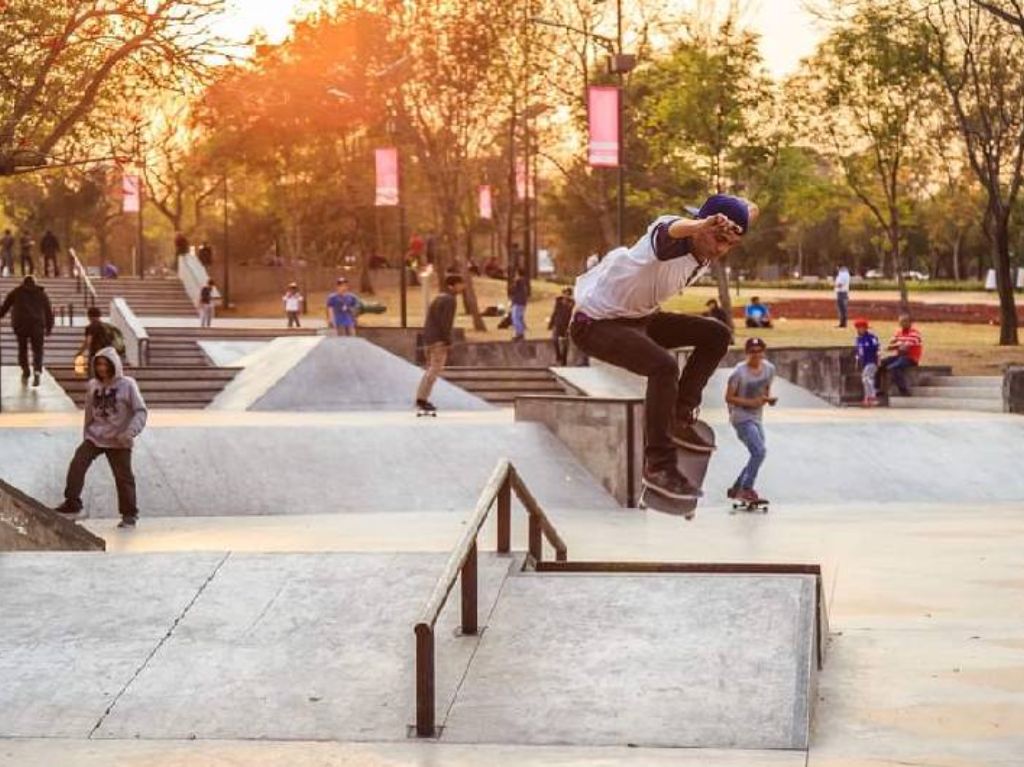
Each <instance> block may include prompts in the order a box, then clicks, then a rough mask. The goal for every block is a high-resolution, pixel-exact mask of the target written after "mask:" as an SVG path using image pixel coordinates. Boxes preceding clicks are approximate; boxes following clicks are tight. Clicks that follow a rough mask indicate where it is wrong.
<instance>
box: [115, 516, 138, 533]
mask: <svg viewBox="0 0 1024 767" xmlns="http://www.w3.org/2000/svg"><path fill="white" fill-rule="evenodd" d="M135 520H136V518H135V517H121V521H120V522H118V523H117V526H118V527H120V528H124V529H128V530H134V529H135Z"/></svg>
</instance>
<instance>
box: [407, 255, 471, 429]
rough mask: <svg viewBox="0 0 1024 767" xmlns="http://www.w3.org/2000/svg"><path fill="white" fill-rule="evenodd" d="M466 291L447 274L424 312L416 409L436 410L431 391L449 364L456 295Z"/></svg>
mask: <svg viewBox="0 0 1024 767" xmlns="http://www.w3.org/2000/svg"><path fill="white" fill-rule="evenodd" d="M465 289H466V283H465V282H464V281H463V279H462V277H461V276H460V275H458V274H449V275H448V276H447V277H445V278H444V292H443V293H441V294H439V295H438V296H437V297H436V298H435V299H434V300H433V301H431V302H430V308H429V309H428V310H427V321H426V322H425V323H424V325H423V351H424V355H425V356H426V359H427V366H426V370H424V371H423V378H421V379H420V385H419V388H417V389H416V407H417V408H419V409H420V410H426V411H428V412H431V413H432V412H434V411H436V410H437V408H436V407H434V403H432V402H431V401H430V392H432V391H433V390H434V384H435V383H436V382H437V378H438V376H439V375H441V371H442V370H444V366H445V363H446V362H447V361H448V351H449V349H451V348H452V327H454V325H455V310H456V308H457V304H458V299H457V296H459V295H460V294H461V293H462V292H463V291H464V290H465Z"/></svg>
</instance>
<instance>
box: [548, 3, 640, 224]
mask: <svg viewBox="0 0 1024 767" xmlns="http://www.w3.org/2000/svg"><path fill="white" fill-rule="evenodd" d="M530 21H531V23H533V24H539V25H541V26H545V27H554V28H555V29H563V30H565V31H567V32H573V33H574V34H577V35H583V36H584V37H586V38H588V39H590V40H593V41H594V42H596V43H598V44H599V45H601V46H602V47H603V48H604V49H605V50H606V51H608V74H611V75H617V76H618V81H619V85H618V88H619V99H618V101H619V115H618V123H619V125H618V128H619V141H618V144H619V157H618V164H617V168H616V171H617V185H618V192H617V197H618V205H617V215H616V232H617V237H618V241H619V243H620V244H621V243H622V242H623V241H624V239H625V237H624V234H625V223H626V173H625V170H626V144H625V133H624V131H623V125H622V123H623V118H624V116H625V101H626V99H625V96H626V88H625V77H626V75H627V74H629V73H630V72H632V71H633V69H635V68H636V56H635V55H633V54H629V53H623V52H622V0H616V37H615V39H612V38H610V37H607V36H605V35H601V34H598V33H596V32H591V31H590V30H587V29H580V28H579V27H574V26H572V25H570V24H562V23H561V22H558V21H551V20H549V19H543V18H540V17H536V16H535V17H533V18H531V19H530Z"/></svg>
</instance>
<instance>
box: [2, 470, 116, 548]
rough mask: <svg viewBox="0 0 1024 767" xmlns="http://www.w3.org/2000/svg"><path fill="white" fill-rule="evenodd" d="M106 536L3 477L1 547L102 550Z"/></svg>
mask: <svg viewBox="0 0 1024 767" xmlns="http://www.w3.org/2000/svg"><path fill="white" fill-rule="evenodd" d="M105 547H106V545H105V543H104V541H103V539H102V538H98V537H96V536H95V535H93V534H92V533H90V532H89V531H88V530H86V529H84V528H82V527H80V526H79V525H76V524H75V523H74V522H71V521H69V520H67V519H64V518H63V517H62V516H61V515H60V514H58V513H57V512H55V511H53V510H52V509H49V508H47V507H46V506H44V505H43V504H41V503H39V501H37V500H36V499H35V498H31V497H30V496H28V495H26V494H25V493H23V492H21V491H20V490H18V488H16V487H14V486H13V485H9V484H7V483H6V482H4V481H3V480H0V551H102V550H103V549H104V548H105Z"/></svg>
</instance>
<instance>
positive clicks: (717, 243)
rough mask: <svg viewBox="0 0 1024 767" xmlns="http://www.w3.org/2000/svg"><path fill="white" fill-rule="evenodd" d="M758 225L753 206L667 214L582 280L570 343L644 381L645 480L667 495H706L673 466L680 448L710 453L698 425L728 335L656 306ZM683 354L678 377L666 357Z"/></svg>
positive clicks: (722, 204) (734, 203)
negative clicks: (686, 350)
mask: <svg viewBox="0 0 1024 767" xmlns="http://www.w3.org/2000/svg"><path fill="white" fill-rule="evenodd" d="M756 217H757V206H755V205H753V204H752V203H749V202H747V201H746V200H741V199H740V198H738V197H731V196H728V195H714V196H713V197H709V198H708V199H707V201H706V202H705V203H704V204H703V205H702V206H701V208H700V210H699V211H698V213H697V219H696V220H690V219H686V218H683V217H682V216H661V217H660V218H658V219H656V220H655V221H654V222H653V223H652V224H651V225H650V226H649V227H648V229H647V231H646V233H644V235H643V236H642V237H640V239H638V240H637V241H636V243H635V244H634V245H633V246H632V247H631V248H626V247H620V248H616V249H615V250H613V251H611V252H610V253H609V254H608V255H606V256H605V257H604V259H603V260H602V261H601V262H600V263H599V264H598V265H597V266H595V267H594V268H593V269H590V270H589V271H587V272H585V273H583V274H582V275H580V276H579V277H578V278H577V279H576V290H575V298H576V312H575V314H574V315H573V319H572V324H571V325H570V327H569V336H570V337H571V338H572V341H573V343H574V344H575V345H576V347H577V348H578V349H580V350H581V351H583V352H584V353H585V354H587V355H589V356H591V357H597V358H598V359H600V360H604V361H605V362H608V363H610V364H612V365H616V366H618V367H622V368H625V369H626V370H629V371H631V372H633V373H636V374H638V375H642V376H646V377H647V396H646V405H645V411H646V423H645V427H644V428H645V433H646V448H645V454H644V457H645V460H644V470H643V481H644V484H645V485H646V486H648V487H651V488H652V489H654V490H655V491H657V492H659V493H661V494H662V495H665V496H667V497H671V498H680V499H687V498H697V497H699V496H700V490H699V489H698V488H696V487H694V486H693V485H691V484H690V482H689V481H688V480H687V479H686V478H685V477H684V476H683V475H682V474H680V472H679V470H678V468H677V467H676V449H677V445H683V446H686V447H690V448H693V449H700V450H704V451H707V452H710V451H711V450H713V449H714V447H713V445H711V444H709V443H708V442H706V441H705V440H704V439H702V438H701V436H700V434H699V433H698V432H697V430H696V429H694V426H693V425H694V422H695V421H696V420H697V413H698V409H699V407H700V403H701V396H702V394H703V391H704V387H705V386H706V385H707V382H708V379H709V378H710V377H711V374H712V373H713V372H714V371H715V368H717V367H718V363H719V361H720V360H721V359H722V357H724V356H725V352H726V350H727V349H728V348H729V339H730V333H729V328H727V327H725V326H724V325H723V324H722V323H720V322H718V321H717V320H713V319H710V318H707V317H695V316H691V315H684V314H673V313H670V312H664V311H661V310H660V306H659V304H660V303H661V302H662V301H664V300H666V299H668V298H671V297H672V296H674V295H676V294H677V293H679V292H680V291H681V290H683V289H684V288H686V287H687V286H688V285H691V284H692V283H693V282H695V281H696V280H698V279H699V278H700V277H701V276H702V275H703V274H704V273H705V272H706V271H707V270H708V267H709V266H710V265H711V263H712V262H713V261H716V260H719V259H721V258H724V257H725V255H726V254H727V253H728V252H729V251H730V250H732V249H733V248H734V247H735V246H736V245H738V244H739V242H740V239H741V238H742V237H743V235H744V234H746V232H747V230H748V229H749V227H750V225H751V224H752V223H753V221H754V220H755V219H756ZM680 346H691V347H693V353H692V354H691V355H690V357H689V358H688V360H687V362H686V366H685V368H684V369H683V371H682V375H680V373H679V366H678V363H677V361H676V357H675V355H674V354H673V353H672V352H671V351H669V350H671V349H676V348H678V347H680Z"/></svg>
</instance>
